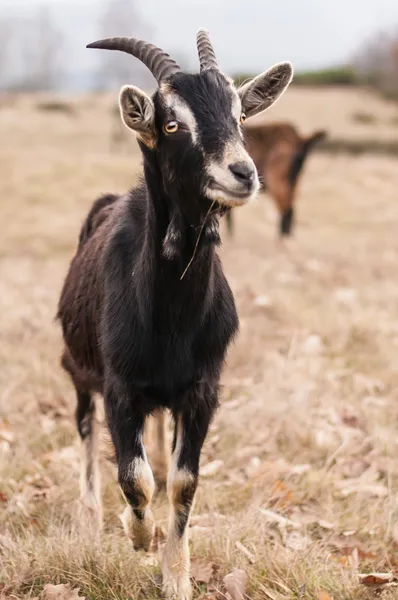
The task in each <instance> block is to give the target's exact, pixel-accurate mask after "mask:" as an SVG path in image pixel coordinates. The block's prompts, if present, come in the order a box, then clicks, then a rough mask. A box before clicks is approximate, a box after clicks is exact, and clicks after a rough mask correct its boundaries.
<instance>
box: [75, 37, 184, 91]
mask: <svg viewBox="0 0 398 600" xmlns="http://www.w3.org/2000/svg"><path fill="white" fill-rule="evenodd" d="M86 48H100V49H103V50H121V51H122V52H127V54H131V55H132V56H135V58H138V59H139V60H140V61H141V62H142V63H144V65H145V66H146V67H148V69H149V70H150V71H151V73H152V75H153V76H154V77H155V79H156V80H157V81H158V83H159V82H160V81H162V80H163V79H166V78H167V77H170V76H171V75H174V74H175V73H178V72H179V71H181V69H180V67H179V66H178V65H177V63H176V62H175V61H174V60H173V59H172V58H170V56H169V55H168V54H166V52H163V50H161V49H160V48H157V47H156V46H154V45H153V44H149V43H148V42H144V41H143V40H137V39H136V38H128V37H114V38H106V39H105V40H98V41H97V42H93V43H92V44H88V45H87V46H86Z"/></svg>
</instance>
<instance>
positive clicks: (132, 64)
mask: <svg viewBox="0 0 398 600" xmlns="http://www.w3.org/2000/svg"><path fill="white" fill-rule="evenodd" d="M99 29H100V35H99V37H101V38H105V37H113V36H129V37H139V38H144V39H145V38H148V36H149V35H150V33H151V32H150V29H149V27H148V26H147V24H146V23H145V22H144V20H143V19H142V17H141V16H140V14H139V11H138V9H137V0H107V2H106V4H105V7H104V11H103V14H102V17H101V19H100V27H99ZM97 52H98V61H99V64H100V66H99V69H98V75H97V88H99V89H108V88H112V89H114V88H118V87H120V86H121V85H124V84H126V83H134V84H137V85H141V86H148V85H149V86H151V85H153V83H154V79H153V78H152V76H151V74H150V73H149V72H148V70H147V69H146V68H145V67H144V66H143V65H142V63H140V62H139V61H138V60H135V59H134V58H133V57H131V56H128V55H127V54H124V53H121V52H113V51H107V50H102V51H99V50H98V51H97Z"/></svg>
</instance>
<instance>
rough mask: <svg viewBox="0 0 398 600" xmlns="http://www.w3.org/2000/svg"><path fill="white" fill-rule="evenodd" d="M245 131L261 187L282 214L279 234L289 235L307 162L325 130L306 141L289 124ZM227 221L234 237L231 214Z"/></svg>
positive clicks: (254, 125) (259, 125) (248, 126)
mask: <svg viewBox="0 0 398 600" xmlns="http://www.w3.org/2000/svg"><path fill="white" fill-rule="evenodd" d="M243 129H244V136H245V140H246V147H247V150H248V152H249V154H250V156H251V157H252V159H253V160H254V163H255V165H256V168H257V171H258V174H259V176H260V178H261V183H262V187H263V189H264V191H267V192H269V194H270V195H271V196H272V197H273V198H274V200H275V202H276V205H277V208H278V211H279V214H280V221H279V233H280V235H281V236H288V235H290V234H291V233H292V229H293V225H294V199H295V193H296V189H297V183H298V180H299V176H300V174H301V171H302V169H303V166H304V162H305V159H306V158H307V156H308V153H309V152H310V150H311V149H312V148H313V146H314V145H315V144H316V143H317V142H319V141H321V140H323V139H324V138H325V137H326V131H323V130H320V131H315V132H314V133H313V134H312V135H310V136H309V137H306V138H305V137H301V135H300V134H299V133H298V131H297V129H296V128H295V127H293V125H290V124H289V123H273V124H266V123H245V125H244V128H243ZM226 221H227V228H228V232H229V234H230V235H232V234H233V217H232V211H229V212H228V214H227V217H226Z"/></svg>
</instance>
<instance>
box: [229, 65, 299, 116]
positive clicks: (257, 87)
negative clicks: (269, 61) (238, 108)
mask: <svg viewBox="0 0 398 600" xmlns="http://www.w3.org/2000/svg"><path fill="white" fill-rule="evenodd" d="M292 77H293V67H292V65H291V64H290V63H289V62H284V63H279V64H277V65H274V66H273V67H271V68H270V69H268V71H265V72H264V73H261V75H258V76H257V77H255V78H254V79H252V80H251V81H248V82H247V83H245V84H243V85H242V86H241V87H240V88H239V89H238V94H239V97H240V100H241V103H242V110H243V112H244V113H245V114H246V116H247V117H252V116H253V115H256V114H257V113H259V112H261V111H263V110H266V109H267V108H269V107H270V106H271V105H272V104H273V103H274V102H276V100H278V98H280V97H281V96H282V94H283V92H284V91H285V90H286V88H287V87H288V85H289V83H290V82H291V80H292Z"/></svg>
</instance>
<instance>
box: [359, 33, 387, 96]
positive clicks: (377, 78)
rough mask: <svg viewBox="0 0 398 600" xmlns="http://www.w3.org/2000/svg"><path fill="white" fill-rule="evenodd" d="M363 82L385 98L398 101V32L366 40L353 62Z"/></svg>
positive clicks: (379, 34)
mask: <svg viewBox="0 0 398 600" xmlns="http://www.w3.org/2000/svg"><path fill="white" fill-rule="evenodd" d="M353 65H354V68H355V69H356V71H357V73H358V75H359V78H360V80H361V82H363V83H365V84H367V85H369V86H371V87H372V88H374V89H376V90H377V91H379V92H381V93H382V94H383V95H384V96H386V97H389V98H393V99H398V30H394V31H391V32H385V33H378V34H377V35H374V36H373V37H371V38H370V39H368V40H366V41H365V42H364V43H363V44H362V45H361V47H360V48H359V50H358V52H357V53H356V55H355V57H354V60H353Z"/></svg>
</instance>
